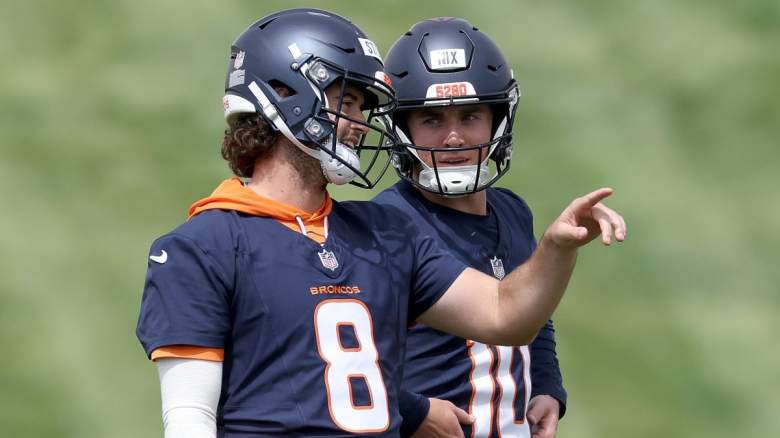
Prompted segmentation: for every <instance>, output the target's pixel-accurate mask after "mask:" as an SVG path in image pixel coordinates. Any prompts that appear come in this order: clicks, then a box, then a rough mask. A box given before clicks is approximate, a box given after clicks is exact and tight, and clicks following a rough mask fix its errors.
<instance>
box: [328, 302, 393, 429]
mask: <svg viewBox="0 0 780 438" xmlns="http://www.w3.org/2000/svg"><path fill="white" fill-rule="evenodd" d="M343 326H351V328H352V330H353V331H354V333H355V338H356V339H357V344H358V345H357V347H344V345H343V344H342V340H341V335H340V328H341V327H343ZM314 328H315V333H316V336H317V350H318V351H319V354H320V357H322V359H323V360H324V361H325V363H326V366H325V388H326V390H327V392H328V410H329V411H330V416H331V418H332V419H333V422H334V423H336V425H337V426H338V427H339V428H341V429H343V430H346V431H348V432H356V433H366V432H383V431H385V430H387V428H388V427H389V425H390V412H389V410H388V401H387V388H386V387H385V382H384V380H383V379H382V371H381V369H380V368H379V352H378V351H377V349H376V344H375V343H374V330H373V325H372V323H371V314H370V312H369V311H368V308H367V307H366V305H365V304H363V303H362V302H361V301H358V300H350V299H344V300H325V301H323V302H321V303H320V304H318V305H317V308H316V309H315V310H314ZM352 379H362V380H363V381H364V382H365V384H366V386H367V387H368V394H369V397H370V402H369V404H368V405H366V406H356V405H355V402H354V398H353V395H352Z"/></svg>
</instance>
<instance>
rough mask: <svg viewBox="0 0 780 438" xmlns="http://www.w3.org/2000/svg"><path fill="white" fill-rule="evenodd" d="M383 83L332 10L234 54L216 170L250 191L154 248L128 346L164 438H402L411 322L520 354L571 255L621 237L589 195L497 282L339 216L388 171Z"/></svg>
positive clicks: (231, 189) (563, 279)
mask: <svg viewBox="0 0 780 438" xmlns="http://www.w3.org/2000/svg"><path fill="white" fill-rule="evenodd" d="M388 83H389V80H388V78H387V77H386V76H385V73H384V71H383V64H382V59H381V57H380V55H379V51H378V50H377V48H376V46H375V45H374V43H373V42H371V41H370V40H369V39H368V38H367V37H366V35H365V34H364V33H363V32H362V31H361V30H360V29H358V28H357V27H356V26H355V25H354V24H352V23H351V22H349V21H348V20H346V19H344V18H342V17H339V16H337V15H335V14H332V13H330V12H327V11H322V10H314V9H295V10H287V11H282V12H279V13H275V14H272V15H270V16H268V17H265V18H263V19H261V20H259V21H257V22H256V23H254V24H252V25H251V26H250V27H249V28H248V29H246V30H245V31H244V32H243V33H242V34H241V35H240V36H239V37H238V38H237V39H236V41H235V42H234V43H233V46H232V49H231V58H230V60H229V65H228V74H227V79H226V84H225V89H226V95H225V98H224V107H225V116H226V118H227V123H228V128H227V130H226V132H225V137H224V139H223V145H222V146H223V147H222V155H223V157H224V158H226V159H227V160H228V162H229V164H230V166H231V169H232V170H233V171H234V173H235V174H236V175H237V176H239V177H246V178H248V179H247V180H246V181H242V180H241V179H238V178H233V179H229V180H226V181H224V182H223V183H222V184H220V185H219V186H218V187H217V188H216V190H215V191H214V192H213V193H212V194H211V196H209V197H207V198H204V199H202V200H200V201H198V202H196V203H195V204H194V205H193V206H192V207H191V208H190V218H189V220H188V221H187V222H186V223H184V224H183V225H181V226H179V227H177V228H176V229H174V230H173V231H172V232H170V233H168V234H166V235H164V236H162V237H161V238H159V239H157V240H156V241H155V242H154V243H153V244H152V246H151V249H150V255H149V266H148V271H147V276H146V282H145V289H144V295H143V299H142V303H141V312H140V317H139V321H138V327H137V334H138V337H139V339H140V340H141V343H142V345H143V347H144V349H145V351H146V353H147V354H148V355H149V357H150V358H151V359H152V360H154V361H155V362H156V364H157V367H158V370H159V375H160V385H161V392H162V411H163V423H164V428H165V434H166V437H167V438H178V437H185V436H186V437H190V438H193V437H195V438H199V437H210V438H211V437H214V436H220V437H225V438H245V437H272V436H273V437H279V436H329V437H341V436H353V435H371V436H398V433H399V427H400V422H401V417H400V415H399V414H398V394H399V390H400V385H401V375H402V362H403V353H404V345H405V340H406V332H407V325H408V323H409V322H411V321H420V322H422V323H424V324H426V325H428V326H431V327H436V328H438V329H441V330H444V331H448V332H452V333H454V334H456V335H458V336H462V337H468V338H469V339H474V340H477V341H480V342H488V343H494V344H508V345H522V344H525V343H528V342H529V341H530V340H531V339H532V338H533V336H534V335H535V334H536V332H537V331H538V329H539V328H540V327H541V326H542V325H543V324H544V322H545V321H547V319H548V318H549V316H550V315H551V313H552V311H553V310H554V308H555V306H556V305H557V303H558V301H559V300H560V298H561V297H562V295H563V292H564V290H565V287H566V284H567V282H568V279H569V277H570V275H571V272H572V270H573V267H574V263H575V259H576V253H577V248H578V247H579V246H581V245H584V244H586V243H587V242H589V241H590V240H592V239H593V238H595V237H596V236H597V235H599V234H602V233H603V234H605V235H606V234H610V235H611V234H612V233H613V229H614V232H615V233H616V235H617V236H618V238H619V239H621V238H622V237H621V236H622V233H623V228H622V225H620V222H621V220H620V218H619V216H617V215H615V214H614V213H611V212H610V211H609V210H608V209H606V208H605V207H604V206H603V204H601V203H600V201H601V200H602V199H603V198H605V197H606V196H608V195H609V194H610V193H611V190H610V189H600V190H597V191H594V192H592V193H590V194H588V195H586V196H584V197H582V198H578V199H577V200H575V201H574V202H572V203H571V204H570V205H569V206H568V207H567V209H566V210H564V213H563V214H562V215H561V216H560V217H559V218H558V219H557V220H556V221H554V222H553V223H552V224H551V225H550V228H549V229H548V233H547V234H546V238H543V239H542V240H541V242H540V244H539V249H538V250H537V251H536V253H535V255H534V256H533V257H532V258H531V261H530V262H529V263H526V264H525V265H523V266H522V267H520V268H518V269H516V270H515V271H513V272H511V273H509V274H508V275H507V276H506V278H505V279H504V280H502V281H501V282H499V281H498V280H496V279H495V278H493V277H489V276H487V275H484V274H482V273H480V272H478V271H476V270H474V269H470V268H467V267H466V266H465V265H463V264H462V263H461V262H459V261H458V260H456V259H454V258H453V257H451V256H450V255H449V254H447V253H446V252H444V251H442V250H440V249H439V246H438V244H437V243H436V241H435V240H434V239H433V238H431V237H430V236H427V235H426V234H425V233H423V232H421V231H420V229H419V228H418V226H417V224H415V223H414V221H413V220H412V218H411V217H410V216H408V215H407V214H406V213H403V212H402V211H400V210H398V209H397V208H394V207H387V206H381V205H378V204H374V203H370V202H344V203H339V202H335V201H332V200H331V199H330V197H329V196H328V192H327V184H328V183H334V184H345V183H348V182H353V183H356V184H357V185H360V186H363V187H371V186H373V185H374V184H375V183H376V181H377V178H378V176H381V173H382V169H383V168H384V167H386V166H387V164H383V161H386V160H387V157H388V156H389V154H387V153H386V152H387V149H388V148H389V147H392V146H393V141H392V139H391V138H390V137H389V136H388V132H387V131H386V127H387V124H384V123H382V122H381V121H380V120H381V118H382V117H384V116H385V115H387V114H388V112H389V111H391V110H392V109H393V106H394V104H395V97H394V93H393V91H392V88H391V87H390V86H389V85H388ZM388 140H391V141H388ZM383 157H384V158H383ZM372 169H374V170H376V173H375V174H374V175H375V177H372V176H371V175H370V172H371V171H372ZM600 220H601V221H602V223H601V224H600V223H599V221H600ZM614 227H617V228H614Z"/></svg>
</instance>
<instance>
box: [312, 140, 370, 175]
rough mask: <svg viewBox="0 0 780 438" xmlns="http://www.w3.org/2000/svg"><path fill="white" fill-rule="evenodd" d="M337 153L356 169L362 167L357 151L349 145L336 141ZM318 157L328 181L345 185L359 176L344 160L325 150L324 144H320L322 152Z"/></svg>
mask: <svg viewBox="0 0 780 438" xmlns="http://www.w3.org/2000/svg"><path fill="white" fill-rule="evenodd" d="M336 155H338V157H339V158H341V159H342V160H344V161H345V162H347V163H349V165H350V166H352V167H354V168H355V169H360V159H359V158H358V156H357V154H356V153H355V151H354V150H352V148H350V147H349V146H347V145H345V144H343V143H341V142H336ZM317 159H319V160H320V166H321V167H322V173H323V174H324V175H325V178H326V179H327V180H328V182H331V183H333V184H336V185H343V184H347V183H349V182H351V181H352V180H353V179H355V177H356V176H357V174H356V173H355V172H353V171H352V169H350V168H349V167H347V166H346V165H345V164H344V163H343V162H341V161H339V160H337V159H336V158H334V157H333V156H332V155H331V154H329V153H327V152H325V150H324V149H323V148H322V146H320V154H319V156H318V157H317Z"/></svg>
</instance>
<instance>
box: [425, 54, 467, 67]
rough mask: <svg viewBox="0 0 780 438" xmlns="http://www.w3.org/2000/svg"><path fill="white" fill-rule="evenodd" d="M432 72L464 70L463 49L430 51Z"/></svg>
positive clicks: (464, 57)
mask: <svg viewBox="0 0 780 438" xmlns="http://www.w3.org/2000/svg"><path fill="white" fill-rule="evenodd" d="M429 54H430V60H431V69H432V70H452V69H456V68H466V51H465V50H463V49H441V50H431V51H430V53H429Z"/></svg>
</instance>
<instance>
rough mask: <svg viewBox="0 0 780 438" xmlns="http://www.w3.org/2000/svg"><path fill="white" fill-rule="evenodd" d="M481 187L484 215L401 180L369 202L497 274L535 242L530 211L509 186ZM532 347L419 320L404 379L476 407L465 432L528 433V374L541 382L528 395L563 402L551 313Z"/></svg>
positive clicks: (414, 388)
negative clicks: (487, 340) (471, 336)
mask: <svg viewBox="0 0 780 438" xmlns="http://www.w3.org/2000/svg"><path fill="white" fill-rule="evenodd" d="M486 194H487V202H488V214H487V215H486V216H481V215H473V214H468V213H464V212H460V211H457V210H454V209H450V208H447V207H443V206H440V205H438V204H434V203H432V202H429V201H427V200H426V199H425V198H424V197H423V196H422V195H421V194H420V193H419V192H418V191H417V189H415V188H414V187H413V186H412V185H411V184H409V183H407V182H405V181H401V182H399V183H397V184H396V185H394V186H392V187H391V188H389V189H387V190H385V191H383V192H382V193H380V194H379V195H377V197H376V198H374V202H377V203H381V204H384V205H389V206H394V207H397V208H399V209H400V210H403V211H404V212H406V213H408V214H409V215H411V216H412V218H413V220H414V221H415V222H417V223H418V225H419V226H420V228H421V229H422V232H423V233H427V234H430V235H432V236H436V238H437V239H438V240H439V241H440V242H441V243H442V245H443V247H444V248H446V249H447V250H449V251H451V253H452V254H453V255H454V256H455V257H457V258H458V259H459V260H460V261H462V262H463V263H465V264H466V265H468V266H471V267H473V268H475V269H478V270H480V271H482V272H484V273H486V274H488V275H491V276H494V277H496V278H498V279H501V278H503V277H504V276H505V275H507V274H508V273H509V272H511V271H512V270H513V269H514V268H516V267H517V266H519V265H520V264H522V263H523V262H525V261H526V260H527V259H528V258H529V257H530V256H531V254H532V253H533V251H534V249H535V248H536V240H535V238H534V235H533V218H532V215H531V211H530V209H529V208H528V206H527V205H526V203H525V202H524V201H523V200H522V199H521V198H520V197H518V196H517V195H515V194H513V193H512V192H510V191H509V190H505V189H500V188H488V189H486ZM530 350H531V351H529V348H528V346H523V347H519V348H517V347H505V346H498V347H497V346H490V345H485V344H482V343H479V342H473V341H470V340H465V339H462V338H459V337H456V336H452V335H450V334H447V333H444V332H441V331H439V330H436V329H433V328H430V327H427V326H425V325H422V324H418V325H415V326H414V327H413V328H412V329H411V330H410V333H409V337H408V339H407V351H406V361H405V365H404V367H405V368H404V377H403V387H404V388H405V389H407V390H409V391H411V392H414V393H418V394H422V395H424V396H425V397H435V398H440V399H446V400H449V401H451V402H452V403H454V404H455V405H456V406H458V407H460V408H462V409H464V410H466V411H468V412H469V413H471V414H472V415H474V416H475V418H476V421H475V423H474V424H473V426H464V434H465V436H466V437H503V438H507V437H528V436H530V432H529V426H528V424H527V422H526V421H525V411H526V407H527V404H528V401H529V399H530V397H531V395H532V394H531V381H532V380H533V382H534V385H538V388H539V390H538V391H535V392H534V395H535V394H540V393H541V394H549V395H552V396H554V397H556V398H557V399H558V400H560V401H561V403H562V409H563V403H565V400H566V393H565V391H564V390H563V387H562V383H561V375H560V369H559V367H558V361H557V357H556V354H555V338H554V331H553V326H552V322H551V321H550V322H548V323H547V324H546V325H545V327H544V328H543V329H542V330H541V331H540V333H539V335H538V336H537V338H536V340H535V341H534V342H533V344H532V345H531V349H530ZM532 353H533V354H534V355H535V358H534V360H533V366H532V365H531V359H530V356H531V354H532ZM536 354H538V355H539V356H538V357H536ZM531 375H532V376H531ZM531 377H533V379H532V378H531ZM401 411H402V413H403V412H404V408H403V406H402V408H401Z"/></svg>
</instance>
